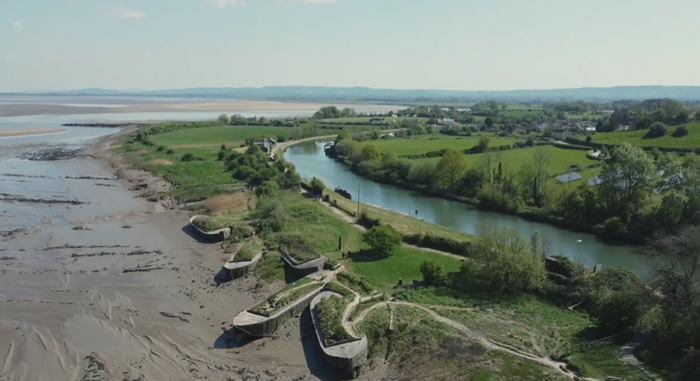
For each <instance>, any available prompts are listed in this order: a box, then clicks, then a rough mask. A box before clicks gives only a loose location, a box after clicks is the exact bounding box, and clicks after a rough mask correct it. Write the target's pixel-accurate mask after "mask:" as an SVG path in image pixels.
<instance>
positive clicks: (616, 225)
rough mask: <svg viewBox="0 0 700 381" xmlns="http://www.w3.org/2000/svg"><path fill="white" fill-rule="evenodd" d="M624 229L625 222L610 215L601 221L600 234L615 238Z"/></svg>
mask: <svg viewBox="0 0 700 381" xmlns="http://www.w3.org/2000/svg"><path fill="white" fill-rule="evenodd" d="M624 230H625V224H624V223H623V222H622V219H621V218H620V217H611V218H608V219H607V220H605V222H604V223H603V231H602V232H601V234H602V235H603V237H606V238H616V237H618V236H619V235H620V234H621V233H623V232H624Z"/></svg>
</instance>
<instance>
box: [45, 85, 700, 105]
mask: <svg viewBox="0 0 700 381" xmlns="http://www.w3.org/2000/svg"><path fill="white" fill-rule="evenodd" d="M32 94H34V95H37V94H39V93H32ZM41 95H89V96H117V95H122V96H126V95H129V96H172V97H204V98H245V99H264V100H281V101H318V102H323V101H353V102H379V103H414V102H473V101H481V100H491V99H495V100H502V101H525V102H545V101H559V100H585V101H591V102H609V101H615V100H620V99H637V100H642V99H650V98H667V97H668V98H673V99H678V100H700V86H619V87H584V88H578V89H551V90H508V91H488V90H483V91H481V90H480V91H461V90H427V89H426V90H419V89H416V90H392V89H372V88H368V87H310V86H268V87H260V88H253V87H222V88H211V87H201V88H188V89H171V90H151V91H120V90H109V89H95V88H93V89H82V90H66V91H55V92H44V93H41Z"/></svg>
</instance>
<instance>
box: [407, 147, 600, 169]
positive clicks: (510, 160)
mask: <svg viewBox="0 0 700 381" xmlns="http://www.w3.org/2000/svg"><path fill="white" fill-rule="evenodd" d="M536 148H538V147H535V148H516V149H512V150H508V151H498V152H489V153H480V154H475V155H465V156H466V158H467V161H468V162H469V165H470V166H475V165H476V166H478V165H479V163H480V161H481V158H483V157H484V156H486V155H490V156H491V158H492V159H493V160H494V161H495V162H496V164H495V165H496V166H498V162H499V161H501V162H503V167H504V169H508V170H509V171H518V170H520V168H521V167H522V166H523V165H524V164H532V163H533V162H534V159H533V155H534V154H535V149H536ZM542 148H544V149H545V150H546V151H547V152H549V174H550V175H557V174H562V173H566V172H567V171H568V168H569V166H571V165H574V164H579V165H580V166H582V167H587V166H588V165H591V164H596V163H600V162H599V161H594V160H590V159H588V158H587V157H586V151H578V150H571V149H561V148H556V147H554V146H542ZM439 160H440V158H439V157H434V158H427V159H417V160H413V162H415V163H436V164H437V162H438V161H439ZM589 171H591V170H589V169H585V170H581V171H578V172H579V174H580V175H581V176H583V177H593V176H595V175H593V176H587V172H589Z"/></svg>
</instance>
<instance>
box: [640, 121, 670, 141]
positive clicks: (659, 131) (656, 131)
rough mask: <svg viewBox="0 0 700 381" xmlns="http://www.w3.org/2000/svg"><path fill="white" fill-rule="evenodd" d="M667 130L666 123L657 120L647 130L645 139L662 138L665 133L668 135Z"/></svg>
mask: <svg viewBox="0 0 700 381" xmlns="http://www.w3.org/2000/svg"><path fill="white" fill-rule="evenodd" d="M666 132H668V127H666V125H665V124H663V123H661V122H656V123H654V124H652V125H651V127H650V128H649V132H647V134H646V135H644V138H645V139H653V138H660V137H662V136H664V135H666Z"/></svg>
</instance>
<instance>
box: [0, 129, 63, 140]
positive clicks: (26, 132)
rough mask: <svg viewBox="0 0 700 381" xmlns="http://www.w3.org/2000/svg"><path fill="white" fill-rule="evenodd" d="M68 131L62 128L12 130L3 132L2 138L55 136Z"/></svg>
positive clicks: (1, 133) (0, 135)
mask: <svg viewBox="0 0 700 381" xmlns="http://www.w3.org/2000/svg"><path fill="white" fill-rule="evenodd" d="M65 131H66V130H64V129H60V128H32V129H28V130H10V131H1V130H0V138H2V137H9V136H25V135H39V134H54V133H57V132H65Z"/></svg>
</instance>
